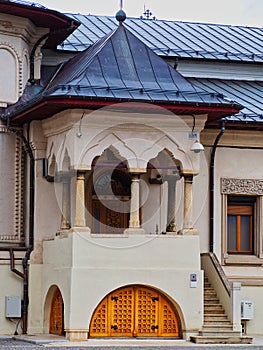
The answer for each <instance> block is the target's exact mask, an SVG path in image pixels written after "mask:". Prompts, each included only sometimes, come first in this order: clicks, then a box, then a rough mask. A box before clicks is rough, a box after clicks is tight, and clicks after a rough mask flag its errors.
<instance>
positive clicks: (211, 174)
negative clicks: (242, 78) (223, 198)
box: [209, 120, 225, 253]
mask: <svg viewBox="0 0 263 350" xmlns="http://www.w3.org/2000/svg"><path fill="white" fill-rule="evenodd" d="M224 132H225V120H222V124H221V131H220V133H219V134H218V135H217V137H216V139H215V141H214V144H213V148H212V151H211V156H210V171H209V207H210V208H209V218H210V222H209V228H210V230H209V252H210V253H214V192H215V188H214V187H215V185H214V182H215V154H216V149H217V145H218V142H219V141H220V139H221V137H222V136H223V135H224Z"/></svg>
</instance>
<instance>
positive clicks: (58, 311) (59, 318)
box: [49, 289, 64, 335]
mask: <svg viewBox="0 0 263 350" xmlns="http://www.w3.org/2000/svg"><path fill="white" fill-rule="evenodd" d="M63 314H64V305H63V299H62V295H61V293H60V291H59V289H56V290H55V292H54V295H53V299H52V303H51V310H50V327H49V333H51V334H57V335H63V334H64V316H63Z"/></svg>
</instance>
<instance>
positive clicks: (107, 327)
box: [90, 286, 180, 338]
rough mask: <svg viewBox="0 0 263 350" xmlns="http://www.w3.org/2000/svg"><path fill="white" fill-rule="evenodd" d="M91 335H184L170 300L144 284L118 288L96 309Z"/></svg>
mask: <svg viewBox="0 0 263 350" xmlns="http://www.w3.org/2000/svg"><path fill="white" fill-rule="evenodd" d="M90 337H174V338H179V337H180V321H179V318H178V315H177V314H176V312H175V310H174V308H173V307H172V305H171V303H170V302H169V300H168V299H167V298H166V297H165V296H164V295H162V294H161V293H159V292H157V291H155V290H153V289H151V288H146V287H142V286H129V287H124V288H121V289H118V290H116V291H114V292H112V293H111V294H109V295H108V296H107V297H105V298H104V299H103V300H102V302H101V303H100V304H99V306H98V307H97V309H96V310H95V312H94V314H93V317H92V320H91V326H90Z"/></svg>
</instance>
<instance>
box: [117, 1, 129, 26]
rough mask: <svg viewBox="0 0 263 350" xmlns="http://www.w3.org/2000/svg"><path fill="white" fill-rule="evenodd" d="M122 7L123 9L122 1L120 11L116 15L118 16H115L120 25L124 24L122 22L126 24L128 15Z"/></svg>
mask: <svg viewBox="0 0 263 350" xmlns="http://www.w3.org/2000/svg"><path fill="white" fill-rule="evenodd" d="M122 7H123V0H120V10H119V11H118V12H117V13H116V16H115V17H116V19H117V21H118V22H119V23H120V24H122V22H124V21H125V19H126V13H125V12H124V11H123V9H122Z"/></svg>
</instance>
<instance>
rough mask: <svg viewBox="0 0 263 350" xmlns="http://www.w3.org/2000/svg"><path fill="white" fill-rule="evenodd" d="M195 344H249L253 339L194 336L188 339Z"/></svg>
mask: <svg viewBox="0 0 263 350" xmlns="http://www.w3.org/2000/svg"><path fill="white" fill-rule="evenodd" d="M190 339H191V341H192V342H194V343H196V344H251V343H252V341H253V338H251V337H243V336H230V335H229V336H221V335H217V336H209V337H203V336H200V335H198V336H195V337H191V338H190Z"/></svg>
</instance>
